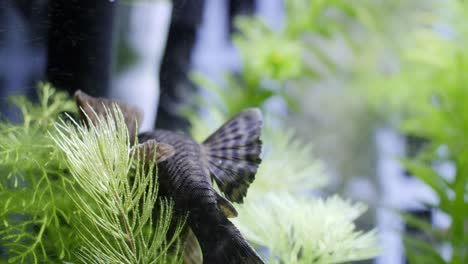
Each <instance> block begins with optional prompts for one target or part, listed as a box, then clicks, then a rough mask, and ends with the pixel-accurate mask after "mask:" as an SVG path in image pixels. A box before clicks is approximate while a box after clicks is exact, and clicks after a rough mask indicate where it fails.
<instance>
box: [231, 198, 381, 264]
mask: <svg viewBox="0 0 468 264" xmlns="http://www.w3.org/2000/svg"><path fill="white" fill-rule="evenodd" d="M237 210H238V211H239V218H238V219H234V220H235V222H236V224H238V226H239V228H240V230H241V232H242V233H243V234H244V235H245V236H246V237H248V238H249V239H250V240H251V241H253V242H254V243H256V244H258V245H263V246H265V247H267V248H268V249H269V251H270V257H269V258H268V259H267V260H268V261H267V262H268V263H278V264H279V263H289V264H306V263H307V264H310V263H320V264H325V263H342V262H350V261H355V260H361V259H367V258H372V257H374V256H376V255H377V254H378V252H379V248H378V247H377V246H375V245H377V239H376V234H375V232H374V231H372V232H368V233H365V232H362V231H357V230H356V226H355V225H354V223H353V221H354V220H356V218H358V217H359V216H360V215H361V214H362V213H364V212H365V211H366V206H365V205H363V204H360V203H357V204H353V203H351V202H349V201H346V200H343V199H341V198H339V197H337V196H334V197H331V198H327V199H325V200H323V199H320V198H317V199H306V198H304V197H297V196H293V195H292V194H288V193H285V192H280V193H269V194H265V195H263V196H262V197H261V198H260V197H259V198H258V199H255V201H249V202H248V203H247V204H245V205H242V206H240V207H239V208H238V209H237Z"/></svg>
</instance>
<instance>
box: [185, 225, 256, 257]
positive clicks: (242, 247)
mask: <svg viewBox="0 0 468 264" xmlns="http://www.w3.org/2000/svg"><path fill="white" fill-rule="evenodd" d="M197 226H198V227H197V228H192V229H193V232H194V233H195V235H196V237H197V239H198V242H199V244H200V247H201V250H202V254H203V264H219V263H225V264H263V263H264V261H263V260H262V258H261V257H260V256H259V255H258V254H257V252H255V250H254V249H253V248H252V247H251V246H250V245H249V243H248V242H247V241H246V240H245V239H244V238H243V237H242V235H241V233H240V232H239V230H238V229H237V228H236V227H235V226H234V225H233V224H232V223H231V222H230V221H229V220H228V219H227V218H223V219H222V222H221V223H217V224H214V223H209V222H207V221H200V224H199V225H197Z"/></svg>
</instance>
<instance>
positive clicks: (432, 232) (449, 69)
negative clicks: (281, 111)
mask: <svg viewBox="0 0 468 264" xmlns="http://www.w3.org/2000/svg"><path fill="white" fill-rule="evenodd" d="M443 7H444V8H440V9H435V10H433V12H432V13H431V17H432V20H431V21H426V23H423V24H422V25H421V27H419V28H417V29H415V30H413V31H409V32H407V34H406V38H408V39H407V41H406V45H405V47H403V48H402V49H401V52H400V53H399V55H400V56H399V58H400V61H399V63H398V67H397V68H396V69H395V70H394V71H393V72H391V73H390V74H388V73H386V74H380V75H379V74H377V75H375V76H370V77H369V79H370V80H371V81H370V82H369V83H368V84H372V87H368V89H369V90H370V92H371V96H372V97H371V100H372V102H373V103H374V105H375V106H377V107H378V109H379V110H380V112H382V113H385V114H386V115H387V116H389V117H391V118H392V117H395V116H398V117H399V120H400V121H401V122H400V125H401V126H400V127H401V129H402V131H404V132H405V133H407V134H410V135H413V136H416V137H419V138H423V139H425V140H427V141H428V144H427V145H426V146H425V147H424V148H423V149H422V150H421V151H420V154H419V155H418V156H417V157H415V158H412V159H409V160H404V161H403V165H404V166H405V167H406V168H407V169H408V170H409V171H410V172H411V173H412V174H414V175H415V176H416V177H418V178H419V179H420V180H421V181H423V182H424V183H426V184H427V185H428V186H429V187H430V188H431V189H432V190H433V193H434V194H435V195H436V197H437V198H438V199H437V200H438V202H437V203H436V204H428V206H429V207H430V208H435V209H438V210H440V211H442V212H443V213H445V214H446V215H448V216H449V217H450V219H451V222H450V225H449V227H448V228H447V229H446V230H438V229H436V228H435V227H432V226H430V225H428V224H427V223H425V222H423V221H421V220H418V219H415V218H410V217H408V216H405V218H406V219H407V221H408V223H409V224H410V225H412V226H414V227H415V228H417V229H419V230H421V231H422V232H423V233H425V234H426V235H427V236H428V237H429V239H425V240H421V239H417V238H414V237H407V238H406V239H405V246H406V249H407V250H406V253H407V256H408V259H409V261H410V263H453V264H458V263H467V262H468V226H467V223H468V213H467V212H468V200H467V197H468V170H467V169H468V148H467V146H468V142H467V137H466V135H467V131H468V104H467V101H468V79H467V77H466V76H467V75H466V73H467V70H468V50H467V49H466V47H467V45H468V23H466V22H467V21H466V18H467V17H468V3H467V2H466V1H455V0H453V1H445V5H444V6H443ZM428 22H430V23H428ZM441 162H447V163H450V164H453V165H454V167H455V175H453V176H449V175H445V174H444V172H441V171H440V170H438V169H437V166H436V165H437V164H438V163H441ZM441 245H449V246H450V248H451V254H450V256H448V259H444V258H443V257H442V255H441V253H440V252H439V250H438V247H439V246H441Z"/></svg>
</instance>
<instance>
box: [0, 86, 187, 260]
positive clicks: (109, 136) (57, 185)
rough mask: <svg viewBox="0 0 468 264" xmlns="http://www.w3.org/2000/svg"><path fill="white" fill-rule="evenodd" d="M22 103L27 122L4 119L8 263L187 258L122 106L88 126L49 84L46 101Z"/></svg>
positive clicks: (0, 228)
mask: <svg viewBox="0 0 468 264" xmlns="http://www.w3.org/2000/svg"><path fill="white" fill-rule="evenodd" d="M13 102H14V103H16V104H17V106H18V108H19V109H20V110H21V113H22V115H23V122H22V123H20V124H17V125H16V124H12V123H9V122H6V121H2V122H0V263H3V262H6V261H8V262H9V263H64V262H69V263H180V262H181V252H182V250H181V248H180V243H179V240H178V235H179V234H180V232H181V228H182V225H183V223H182V222H180V221H175V220H174V219H173V218H172V209H173V204H172V203H171V202H170V201H166V200H159V198H158V196H157V190H158V186H157V183H156V178H155V177H156V175H155V171H154V170H153V168H154V164H143V163H141V162H137V161H136V160H135V159H134V157H135V155H136V156H139V155H138V154H130V147H129V135H128V131H127V129H126V127H125V124H124V123H123V118H122V114H121V113H120V111H119V110H118V109H116V108H114V109H110V110H109V111H114V113H115V114H114V115H111V116H113V117H116V119H115V120H114V119H112V120H111V119H110V118H109V119H102V120H100V123H99V125H97V126H91V127H90V128H89V129H88V128H85V127H84V126H83V125H82V124H78V123H77V122H76V121H73V120H72V121H70V122H65V121H60V118H61V115H62V113H63V112H68V113H75V112H76V106H75V103H74V102H73V101H72V100H71V99H70V98H69V97H68V96H67V95H66V94H65V93H61V92H57V91H55V90H54V89H53V88H52V87H51V86H50V85H47V84H42V85H41V87H40V89H39V104H33V103H31V102H29V101H28V100H26V99H25V98H23V97H16V98H13ZM155 207H156V209H155ZM153 209H155V210H153ZM169 227H171V231H169ZM172 228H173V230H172Z"/></svg>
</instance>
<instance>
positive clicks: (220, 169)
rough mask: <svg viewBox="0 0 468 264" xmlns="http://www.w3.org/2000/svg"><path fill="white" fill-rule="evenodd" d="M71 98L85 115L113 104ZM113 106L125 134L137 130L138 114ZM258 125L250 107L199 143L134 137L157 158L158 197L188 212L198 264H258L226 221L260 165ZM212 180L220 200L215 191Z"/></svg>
mask: <svg viewBox="0 0 468 264" xmlns="http://www.w3.org/2000/svg"><path fill="white" fill-rule="evenodd" d="M75 98H76V99H77V102H78V104H79V105H80V106H81V109H82V111H83V112H84V113H86V114H87V116H92V115H93V113H94V114H98V115H99V114H102V113H101V112H102V111H101V110H99V107H97V106H95V105H101V106H102V107H101V108H106V107H107V108H108V107H110V105H111V104H112V103H115V102H113V101H111V100H108V99H99V98H92V97H90V96H87V95H85V94H83V93H82V92H79V93H77V94H75ZM106 105H107V106H106ZM118 105H119V106H120V108H121V110H122V111H124V116H125V120H126V122H127V125H128V127H129V131H137V128H136V127H135V126H134V125H132V124H135V123H137V122H139V120H141V114H140V113H139V111H137V110H136V108H132V107H130V106H128V105H125V104H122V103H118ZM91 108H92V109H93V110H91ZM93 111H94V112H93ZM132 116H134V117H133V118H132ZM261 126H262V117H261V113H260V111H259V110H258V109H254V108H251V109H246V110H244V111H242V112H241V113H239V114H238V115H236V116H235V117H233V118H232V119H231V120H229V121H228V122H226V123H225V124H224V125H223V126H222V127H220V128H219V129H218V130H217V131H216V132H214V133H213V134H212V135H211V136H210V137H208V138H207V139H206V140H205V141H204V142H203V143H202V144H198V143H197V142H195V141H194V140H193V139H191V138H190V137H188V136H185V135H182V134H178V133H174V132H171V131H167V130H155V131H149V132H144V133H141V134H139V135H138V141H139V143H140V144H139V145H138V146H136V147H140V148H142V149H144V150H145V151H148V150H151V149H153V150H154V151H157V154H160V153H161V155H160V156H161V157H163V158H160V160H157V162H158V179H159V184H160V192H161V195H164V196H168V197H171V198H172V199H173V200H174V201H175V208H176V210H177V211H178V212H179V213H182V214H187V213H188V219H187V222H188V226H189V228H190V229H191V231H192V232H193V234H194V235H195V237H196V240H198V243H199V245H200V247H201V251H202V254H203V263H204V264H222V263H226V264H259V263H264V262H263V261H262V259H261V258H260V257H259V256H258V255H257V253H256V252H255V250H254V249H253V248H252V247H251V246H250V245H249V244H248V242H247V241H246V240H245V239H244V238H243V237H242V235H241V234H240V232H239V230H238V229H237V228H236V227H235V226H234V225H233V224H232V223H231V222H230V221H229V220H228V217H235V216H237V212H236V210H235V209H234V207H233V206H232V204H231V202H240V203H241V202H243V199H244V197H245V196H246V194H247V189H248V187H249V185H250V184H251V183H252V182H253V180H254V177H255V173H256V172H257V168H258V165H259V164H260V162H261V160H260V158H259V155H260V152H261V141H260V139H259V138H260V131H261ZM153 146H158V147H159V148H157V147H153ZM169 153H170V154H169ZM145 156H146V157H154V156H153V155H145ZM213 181H214V182H216V184H217V185H218V187H219V189H220V190H221V192H223V194H224V196H222V195H221V194H219V193H217V192H216V191H215V189H214V188H213ZM225 197H226V198H225Z"/></svg>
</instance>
